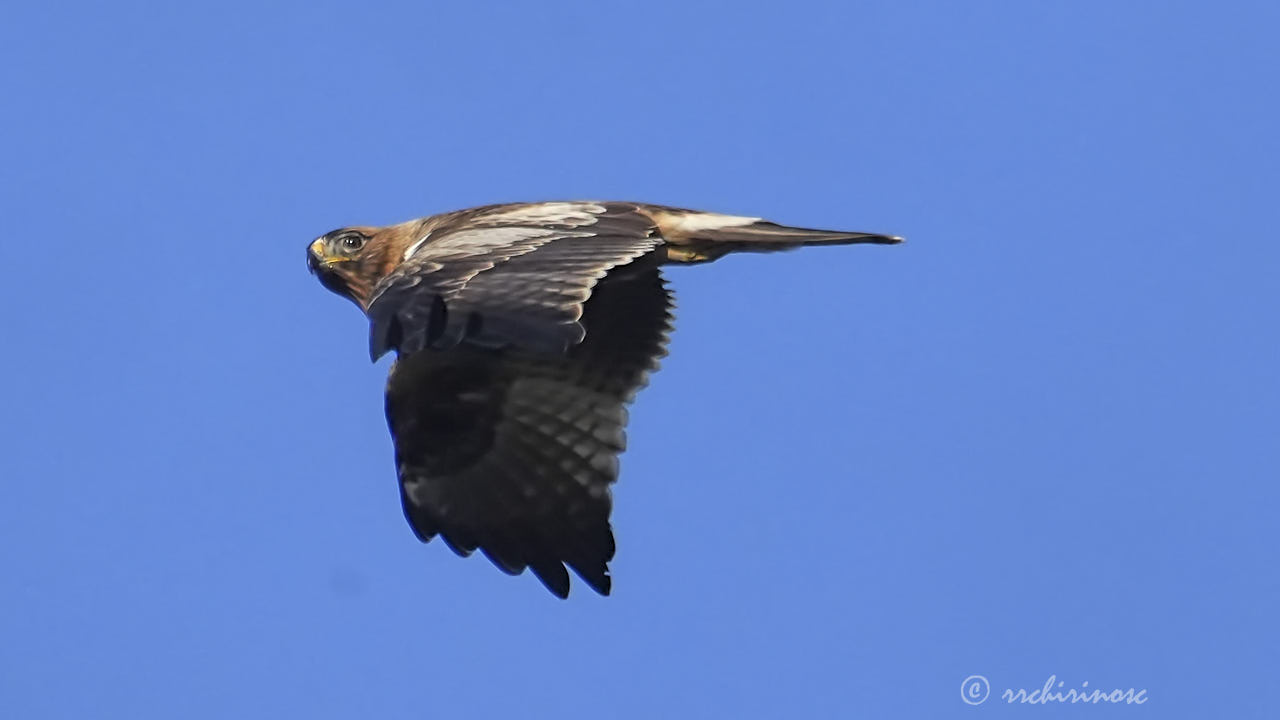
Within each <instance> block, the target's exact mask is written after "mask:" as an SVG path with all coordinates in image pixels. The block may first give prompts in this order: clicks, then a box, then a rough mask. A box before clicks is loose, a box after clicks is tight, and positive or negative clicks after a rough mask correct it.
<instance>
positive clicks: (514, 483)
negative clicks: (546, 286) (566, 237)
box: [386, 224, 671, 597]
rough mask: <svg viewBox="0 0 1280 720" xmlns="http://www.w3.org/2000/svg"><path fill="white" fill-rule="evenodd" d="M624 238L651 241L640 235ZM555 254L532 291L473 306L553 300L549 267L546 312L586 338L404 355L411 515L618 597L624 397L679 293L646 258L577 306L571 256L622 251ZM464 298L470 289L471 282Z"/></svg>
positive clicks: (423, 529)
mask: <svg viewBox="0 0 1280 720" xmlns="http://www.w3.org/2000/svg"><path fill="white" fill-rule="evenodd" d="M607 226H608V225H607V224H606V227H607ZM525 237H526V239H529V238H532V237H533V235H532V234H529V235H527V236H525ZM562 237H563V235H558V236H556V239H551V240H547V241H546V242H544V243H543V244H542V247H544V248H545V247H546V245H547V244H548V243H556V242H558V241H559V238H562ZM538 239H539V240H542V239H543V238H541V237H539V238H538ZM581 239H582V240H584V241H585V242H586V243H588V244H590V238H581ZM620 241H621V242H620V244H622V245H623V246H624V247H643V245H642V244H640V243H639V242H638V241H639V238H636V237H631V238H620ZM628 242H630V243H634V244H632V245H628ZM503 252H505V251H503ZM539 252H540V253H541V252H542V251H539ZM625 252H634V250H627V251H624V253H625ZM492 256H493V255H492V254H491V255H490V256H489V257H492ZM556 257H557V258H559V259H558V261H557V260H552V261H551V264H547V265H527V266H525V268H526V269H524V270H522V271H520V272H516V273H513V274H512V279H511V282H512V283H513V284H514V286H515V287H516V288H521V289H522V293H520V294H516V295H514V296H512V298H511V299H508V298H506V297H505V296H504V295H503V294H502V293H500V292H498V291H499V290H500V288H499V286H488V290H487V293H491V294H487V295H481V296H480V297H478V298H476V299H475V300H473V302H474V303H476V306H477V307H481V308H519V307H520V304H521V303H531V304H534V305H535V307H537V308H542V307H544V306H543V305H542V304H540V303H541V302H542V299H541V296H539V295H538V294H537V293H535V292H533V290H534V288H533V286H534V285H535V284H536V282H537V281H538V279H539V277H540V276H538V275H536V274H535V273H544V272H545V273H549V274H550V275H551V276H552V278H553V279H558V280H556V284H554V285H553V287H554V288H555V290H556V292H555V293H554V294H552V295H550V296H547V297H548V298H549V299H554V300H555V301H556V302H555V304H553V305H550V306H548V307H549V308H550V312H548V313H547V315H546V317H547V318H548V319H549V320H551V319H554V320H555V321H557V322H559V321H562V320H563V321H564V322H572V323H574V324H576V325H579V326H580V328H581V330H583V331H585V336H584V338H583V339H582V340H581V342H579V343H577V344H574V345H572V346H570V347H569V348H568V349H567V350H565V351H563V352H545V351H539V350H537V349H531V348H526V347H521V346H519V345H504V346H493V345H487V344H482V343H474V342H471V341H469V340H466V339H464V340H463V341H462V342H460V343H458V344H457V345H455V346H454V347H452V348H451V349H448V350H444V351H436V350H425V351H422V352H415V353H404V352H401V353H400V356H399V358H398V359H397V360H396V363H395V365H394V367H393V369H392V372H391V376H390V379H389V380H388V384H387V399H386V400H387V420H388V423H389V424H390V427H391V434H392V436H393V438H394V440H395V448H396V462H397V468H398V471H399V476H400V483H401V498H402V501H403V504H404V510H405V516H406V517H407V518H408V520H409V523H410V525H412V527H413V529H414V531H415V532H416V533H417V534H418V536H419V537H420V538H421V539H422V540H423V541H424V542H425V541H428V540H430V539H431V538H433V537H435V536H436V535H437V534H439V535H440V536H441V537H443V538H444V540H445V542H446V543H448V545H449V546H450V547H451V548H453V549H454V550H455V551H456V552H458V553H459V554H462V555H467V554H470V553H471V552H472V551H473V550H475V549H476V548H479V549H480V550H481V551H483V552H484V553H485V554H486V555H487V556H488V557H489V558H490V559H491V560H492V561H493V562H494V564H495V565H497V566H498V567H499V568H502V569H503V570H505V571H506V572H509V573H512V574H515V573H519V572H522V571H523V570H524V569H525V568H526V567H528V568H531V569H532V570H533V571H534V573H535V574H536V575H537V576H538V578H539V579H540V580H542V582H543V583H544V584H545V585H546V586H547V587H548V588H549V589H550V590H551V591H552V592H554V593H555V594H557V595H559V596H560V597H565V596H567V595H568V592H569V576H568V573H567V572H566V570H565V565H568V566H569V567H571V568H573V569H574V570H575V571H576V572H577V573H578V575H580V576H581V577H582V578H583V579H584V580H586V582H587V583H588V584H590V585H591V587H593V588H594V589H595V590H596V591H598V592H600V593H603V594H608V592H609V589H610V579H609V574H608V566H607V564H608V562H609V560H610V559H611V558H612V557H613V553H614V541H613V532H612V529H611V528H610V525H609V512H610V509H611V507H612V501H611V498H610V494H609V486H610V484H611V483H612V482H613V481H614V480H615V479H616V478H617V474H618V462H617V456H618V453H619V452H621V451H622V449H623V448H624V445H625V435H624V428H625V426H626V422H627V412H626V409H625V407H624V405H625V404H626V403H627V402H629V401H630V400H631V398H632V397H633V396H634V395H635V393H636V391H637V390H638V389H639V388H640V387H642V386H643V385H644V383H645V380H646V376H647V373H648V372H649V371H650V370H652V369H653V368H655V367H656V366H657V362H658V359H659V358H660V357H661V356H662V355H663V354H664V346H665V342H666V336H667V333H668V331H669V330H670V320H671V315H670V307H671V298H670V295H669V293H668V292H667V290H666V288H665V285H664V283H663V281H662V278H661V275H660V274H659V270H658V268H657V266H656V263H649V262H645V263H636V264H632V265H630V266H628V267H624V268H618V269H617V270H615V271H614V272H612V273H610V274H609V275H608V276H607V277H605V278H603V279H601V280H600V281H599V282H598V284H596V285H595V287H594V290H593V291H592V293H591V300H590V302H588V303H586V305H585V310H574V311H569V310H565V309H564V308H566V307H568V306H569V305H570V304H571V303H570V301H571V300H576V302H577V303H579V305H580V304H581V302H582V299H584V298H583V297H582V296H580V295H579V294H577V293H580V292H581V291H580V290H577V289H574V288H581V287H582V286H583V284H584V283H585V282H586V280H585V279H582V277H581V274H578V275H575V274H572V273H567V272H566V271H565V263H572V262H573V261H575V259H577V258H581V260H580V261H579V262H580V263H581V264H580V265H577V266H576V267H580V268H582V269H583V270H584V271H586V270H589V269H590V268H595V267H599V266H600V265H601V264H603V263H608V264H614V265H616V264H618V260H617V258H618V257H619V255H613V256H608V255H606V254H604V253H602V252H600V251H598V250H597V251H594V252H593V251H591V250H590V249H588V250H587V251H585V252H584V253H583V254H581V255H574V254H573V253H571V252H569V251H567V250H566V251H565V252H563V253H561V254H559V255H557V256H556ZM608 257H612V258H613V259H603V258H608ZM509 262H510V261H509ZM557 262H558V264H557ZM430 272H431V271H428V274H429V273H430ZM437 272H444V273H446V274H449V275H450V276H451V277H455V278H456V277H458V275H459V274H460V273H458V271H457V270H456V269H455V268H452V267H446V268H441V269H440V270H439V271H437ZM589 272H590V273H598V272H600V271H598V270H589ZM481 277H483V275H481ZM591 279H592V282H594V277H592V278H591ZM455 282H456V281H455ZM472 282H474V280H472ZM452 292H454V293H455V295H454V297H462V298H465V297H466V295H467V289H466V286H463V287H462V288H461V290H460V291H459V289H458V288H457V287H456V286H455V287H454V288H453V289H452ZM494 293H496V294H494ZM557 313H558V314H557ZM579 313H580V315H579Z"/></svg>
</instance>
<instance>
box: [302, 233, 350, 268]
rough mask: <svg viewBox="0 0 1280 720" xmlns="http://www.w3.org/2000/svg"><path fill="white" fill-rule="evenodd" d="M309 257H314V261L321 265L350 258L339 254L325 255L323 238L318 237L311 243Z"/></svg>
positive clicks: (345, 260)
mask: <svg viewBox="0 0 1280 720" xmlns="http://www.w3.org/2000/svg"><path fill="white" fill-rule="evenodd" d="M311 257H313V258H315V260H316V262H318V263H320V264H322V265H332V264H334V263H340V262H347V261H348V260H350V259H351V258H349V257H342V256H340V255H329V256H325V254H324V240H323V239H319V240H316V241H315V242H313V243H311Z"/></svg>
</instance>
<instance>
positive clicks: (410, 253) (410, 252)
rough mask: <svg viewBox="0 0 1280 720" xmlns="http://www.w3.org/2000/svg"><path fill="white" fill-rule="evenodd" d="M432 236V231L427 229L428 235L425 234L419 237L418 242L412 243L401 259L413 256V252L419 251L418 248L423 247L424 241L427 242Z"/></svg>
mask: <svg viewBox="0 0 1280 720" xmlns="http://www.w3.org/2000/svg"><path fill="white" fill-rule="evenodd" d="M430 237H431V231H427V234H426V235H423V236H422V237H421V238H419V239H418V241H417V242H415V243H414V244H412V245H410V246H409V249H408V250H405V251H404V254H403V255H401V256H400V260H401V261H404V260H408V259H409V258H411V257H413V254H414V253H416V252H418V248H420V247H422V243H424V242H426V241H427V240H428V239H430Z"/></svg>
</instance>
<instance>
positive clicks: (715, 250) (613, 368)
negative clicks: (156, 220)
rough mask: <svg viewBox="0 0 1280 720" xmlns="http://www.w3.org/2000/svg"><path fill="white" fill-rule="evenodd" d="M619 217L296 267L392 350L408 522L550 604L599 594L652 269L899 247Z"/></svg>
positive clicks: (470, 224) (351, 243) (431, 236)
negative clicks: (852, 247)
mask: <svg viewBox="0 0 1280 720" xmlns="http://www.w3.org/2000/svg"><path fill="white" fill-rule="evenodd" d="M900 241H901V239H900V238H897V237H893V236H888V235H876V234H871V233H853V232H832V231H824V230H806V229H802V228H791V227H785V226H781V225H775V224H773V223H769V222H765V221H763V220H761V219H759V218H750V217H739V216H731V215H720V214H716V213H700V212H695V211H691V210H682V209H677V208H669V207H663V206H657V205H645V204H640V203H622V202H548V203H520V204H509V205H490V206H485V207H478V208H471V209H467V210H459V211H456V212H451V213H445V214H442V215H433V216H431V217H427V218H422V219H419V220H412V221H409V222H405V223H401V224H399V225H392V226H388V227H383V228H373V227H352V228H344V229H341V230H335V231H333V232H331V233H329V234H327V235H325V236H324V237H321V238H319V239H318V240H316V241H314V242H313V243H312V244H311V246H310V248H309V249H308V253H307V260H308V265H309V266H310V267H311V269H312V270H313V271H314V272H315V273H316V274H317V275H318V276H319V277H320V280H321V282H322V283H323V284H324V285H325V287H327V288H329V289H330V290H333V291H334V292H337V293H338V294H340V295H343V296H345V297H347V298H349V299H351V300H352V301H354V302H355V303H356V304H357V305H359V306H360V308H361V309H362V310H363V311H364V312H365V313H366V315H368V317H369V320H370V324H371V328H370V345H369V349H370V353H371V355H372V356H373V357H374V359H377V357H379V356H380V355H382V354H384V353H386V352H387V351H389V350H395V351H396V354H397V359H396V362H395V364H394V365H393V366H392V370H391V374H390V377H389V379H388V382H387V398H386V405H387V421H388V424H389V425H390V429H391V434H392V436H393V438H394V439H395V447H396V464H397V473H398V475H399V479H400V486H401V499H402V501H403V505H404V510H405V516H406V518H407V519H408V521H409V524H410V525H411V526H412V527H413V529H414V532H415V533H417V535H418V537H419V538H421V539H422V540H423V541H424V542H426V541H429V540H431V539H432V538H434V537H436V536H437V535H439V536H440V537H442V538H443V539H444V541H445V542H446V543H447V544H448V545H449V547H451V548H453V550H454V551H456V552H458V553H459V554H461V555H468V554H470V553H471V552H473V551H474V550H476V549H477V548H478V549H480V550H481V551H482V552H484V553H485V555H487V556H488V557H489V558H490V559H491V560H492V561H493V562H494V564H495V565H497V566H498V567H499V568H501V569H503V570H504V571H506V572H509V573H512V574H516V573H519V572H522V571H523V570H524V569H525V568H526V567H528V568H530V569H532V570H533V572H534V573H535V574H536V575H537V576H538V578H539V579H540V580H542V582H543V583H544V584H545V585H546V586H547V587H548V588H549V589H550V590H551V591H552V592H554V593H555V594H557V595H559V596H560V597H565V596H567V595H568V592H569V576H568V573H567V572H566V570H565V566H566V565H567V566H568V567H571V568H573V569H574V570H575V571H576V572H577V573H578V575H579V576H581V577H582V579H583V580H585V581H586V582H587V583H588V584H589V585H590V586H591V587H592V588H594V589H595V590H596V591H597V592H600V593H602V594H608V592H609V589H610V578H609V574H608V562H609V560H610V559H612V557H613V554H614V541H613V532H612V530H611V528H610V526H609V513H610V510H611V507H612V505H611V498H610V494H609V492H610V491H609V487H610V485H611V484H612V483H613V482H614V481H615V480H616V479H617V475H618V454H619V453H620V452H621V451H622V450H623V449H624V447H625V435H624V429H625V427H626V422H627V414H626V407H625V406H626V404H627V403H629V402H630V401H631V400H632V398H633V397H634V396H635V393H636V392H637V391H638V390H639V389H640V388H641V387H643V385H644V384H645V382H646V378H647V375H648V373H649V372H650V371H652V370H653V369H655V368H656V367H657V362H658V359H659V358H660V357H661V356H662V355H663V354H664V353H665V351H664V347H665V344H666V338H667V333H668V332H669V331H670V329H671V314H670V308H671V295H670V293H669V291H668V290H667V289H666V286H665V283H664V281H663V279H662V276H661V271H660V268H661V266H663V265H666V264H689V263H702V262H709V261H711V260H715V259H716V258H719V257H721V256H723V255H725V254H727V253H730V252H742V251H747V252H769V251H775V250H785V249H789V248H794V247H799V246H802V245H828V244H835V245H839V244H851V243H883V244H887V243H896V242H900Z"/></svg>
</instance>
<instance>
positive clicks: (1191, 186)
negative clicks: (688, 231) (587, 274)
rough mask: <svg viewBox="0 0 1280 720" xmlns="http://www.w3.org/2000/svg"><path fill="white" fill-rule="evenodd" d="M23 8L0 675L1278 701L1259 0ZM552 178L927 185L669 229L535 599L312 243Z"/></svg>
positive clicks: (693, 709) (73, 700)
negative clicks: (431, 507)
mask: <svg viewBox="0 0 1280 720" xmlns="http://www.w3.org/2000/svg"><path fill="white" fill-rule="evenodd" d="M4 14H5V16H6V17H5V23H4V25H5V28H6V31H5V33H4V35H5V41H4V43H2V44H0V91H2V93H3V96H4V98H5V111H4V113H3V120H0V123H2V127H3V133H0V216H2V217H3V221H4V223H5V227H6V229H7V231H8V236H7V240H6V242H5V243H4V247H5V248H6V262H5V263H4V267H5V271H4V280H3V282H0V301H2V302H3V307H4V308H5V312H4V321H3V325H2V326H0V337H3V348H4V352H3V353H0V372H3V375H4V377H5V378H6V380H5V382H4V383H3V397H4V401H3V402H2V403H0V422H2V423H3V431H4V432H3V435H2V436H0V437H2V438H3V439H0V448H2V449H3V452H0V475H2V476H3V483H2V484H0V493H2V496H0V497H2V500H0V546H3V547H4V548H5V550H4V552H3V553H2V554H0V576H3V578H4V579H3V593H0V715H3V716H4V717H15V718H17V717H22V718H73V717H76V718H78V717H129V718H148V717H155V718H169V717H175V716H178V717H190V718H225V717H245V718H256V717H262V718H276V717H282V716H284V717H295V716H297V717H315V718H347V717H362V716H367V717H382V718H436V717H501V716H508V715H512V714H518V715H519V716H524V717H558V718H566V717H587V716H594V717H599V716H604V717H624V718H652V717H730V716H741V717H894V716H903V717H977V716H980V715H981V716H1004V715H1019V716H1022V715H1025V716H1026V717H1031V716H1036V717H1094V716H1097V717H1101V716H1102V715H1104V714H1108V713H1110V714H1113V715H1116V716H1119V715H1124V716H1125V717H1161V718H1171V717H1207V716H1218V717H1241V718H1243V717H1267V716H1274V715H1275V713H1276V706H1275V703H1276V700H1275V697H1276V691H1277V690H1280V686H1278V685H1277V679H1276V678H1277V674H1276V671H1277V669H1280V665H1278V663H1277V657H1280V656H1278V655H1277V651H1276V643H1277V640H1278V639H1280V633H1278V632H1277V629H1278V628H1277V625H1278V623H1277V620H1276V617H1275V608H1276V607H1277V606H1280V578H1278V576H1277V572H1276V567H1277V550H1276V548H1277V546H1278V545H1280V531H1277V527H1276V521H1275V517H1276V512H1277V510H1278V509H1280V491H1277V489H1276V479H1277V474H1278V473H1277V468H1280V453H1278V452H1277V443H1276V431H1277V427H1278V425H1280V411H1278V409H1277V408H1278V407H1280V383H1278V382H1277V379H1276V370H1275V368H1276V367H1277V366H1280V357H1277V356H1278V355H1280V337H1278V335H1280V333H1278V332H1277V323H1276V310H1277V308H1278V307H1280V302H1278V301H1280V297H1277V296H1278V295H1280V293H1278V292H1277V288H1276V286H1277V281H1276V269H1277V267H1280V249H1278V247H1280V245H1278V244H1277V241H1276V237H1275V232H1276V231H1275V228H1276V210H1275V208H1276V188H1277V186H1278V185H1280V147H1278V144H1280V143H1278V141H1277V137H1278V136H1277V132H1276V128H1277V127H1280V107H1278V101H1277V99H1276V94H1275V92H1274V88H1275V69H1276V67H1277V65H1278V63H1280V58H1277V51H1276V46H1275V40H1274V38H1275V35H1276V32H1277V30H1278V29H1280V23H1278V22H1277V21H1278V20H1280V10H1277V9H1276V6H1275V5H1274V4H1270V3H1247V2H1244V3H1233V4H1231V5H1230V6H1229V7H1226V6H1215V7H1212V8H1210V6H1209V4H1207V3H1103V2H1084V3H1014V2H1004V3H993V2H982V3H898V2H883V3H844V2H830V3H820V2H808V1H805V0H796V1H793V2H787V3H779V4H772V3H768V4H765V3H759V4H754V3H749V2H748V3H723V4H704V3H678V4H677V3H662V2H644V3H639V2H636V3H612V4H597V3H587V2H560V3H555V2H548V3H527V4H524V5H522V6H520V7H512V6H506V5H497V4H493V5H488V4H483V3H470V4H463V3H400V4H397V3H389V4H366V3H360V4H357V3H325V2H309V3H300V2H299V3H271V4H259V3H234V2H231V3H218V4H216V5H212V4H211V5H194V4H172V5H159V4H141V3H113V4H110V5H101V4H82V5H76V4H62V5H60V6H58V7H52V6H51V4H47V3H46V4H36V3H23V4H11V5H10V6H9V7H7V8H6V11H5V13H4ZM554 198H606V199H634V200H645V201H649V202H657V203H671V204H678V205H683V206H689V207H696V208H704V209H709V210H717V211H722V212H734V213H745V214H751V215H761V216H765V217H767V218H770V219H773V220H776V221H779V222H784V223H791V224H799V225H809V226H817V227H832V228H845V229H853V230H872V231H883V232H891V233H896V234H901V235H905V236H907V237H908V239H909V242H908V243H907V244H906V245H903V246H898V247H856V248H842V249H817V250H812V251H804V252H798V253H792V254H785V255H774V256H746V257H733V258H729V259H726V260H724V261H721V262H719V263H716V264H715V265H712V266H704V267H697V268H684V269H675V270H674V271H672V272H670V273H669V277H670V278H671V279H672V281H673V285H674V287H675V289H676V292H677V297H678V302H679V308H678V320H679V324H678V328H677V331H676V334H675V336H674V339H673V342H672V346H671V355H670V357H668V358H667V359H666V361H665V363H664V369H663V370H662V371H661V372H660V373H659V374H658V375H656V376H655V378H654V380H653V382H652V384H651V386H650V387H649V389H647V390H646V391H644V392H643V393H642V394H641V395H640V398H639V401H638V403H637V404H636V405H635V406H634V408H633V412H632V424H631V429H630V448H631V449H630V450H629V451H628V452H627V454H626V455H625V456H624V457H623V464H622V468H623V471H622V479H621V482H620V483H619V484H618V486H617V488H616V492H615V499H616V510H615V513H614V516H613V520H614V527H615V531H616V533H617V536H618V543H619V551H618V555H617V558H616V559H615V561H614V563H613V565H612V567H613V575H614V595H613V596H612V597H610V598H600V597H597V596H595V595H593V594H591V593H589V592H585V591H584V590H585V588H584V587H583V586H582V584H581V583H579V584H578V585H577V588H578V591H576V592H575V593H574V594H573V596H572V597H571V598H570V599H569V600H568V601H566V602H561V601H558V600H556V599H555V598H553V597H552V596H551V595H550V594H548V593H547V592H546V591H545V590H544V589H543V588H542V587H541V585H540V584H539V583H538V582H537V581H536V580H534V579H533V578H532V577H530V576H523V577H519V578H508V577H506V576H505V575H503V574H501V573H499V572H498V571H496V570H495V569H494V568H493V567H491V566H490V565H489V563H488V562H487V561H485V560H483V559H481V558H472V559H470V560H465V561H464V560H459V559H458V558H456V557H454V556H453V554H452V553H450V552H448V551H447V550H446V549H445V548H444V547H443V546H441V545H440V544H439V543H433V544H431V545H427V546H422V545H420V544H419V543H418V542H417V541H416V540H415V539H414V537H413V535H412V534H411V532H410V530H409V528H408V527H407V526H406V525H405V522H404V519H403V517H402V515H401V511H400V507H399V499H398V494H397V488H396V483H395V479H394V472H393V470H394V468H393V464H392V460H391V445H390V440H389V438H388V435H387V431H386V427H385V424H384V419H383V415H382V412H383V411H382V396H381V392H382V386H383V382H384V379H385V372H386V365H387V363H388V361H387V360H385V359H384V360H383V361H382V362H381V363H380V364H379V365H378V366H371V365H369V363H368V359H367V355H366V340H365V333H366V324H365V321H364V319H363V317H362V316H361V315H360V314H359V313H358V311H356V310H355V309H354V308H353V307H351V306H350V305H349V304H348V303H346V302H345V301H343V300H341V299H339V298H337V297H335V296H333V295H330V294H329V293H327V292H325V291H324V290H323V289H322V288H320V286H319V285H318V284H317V283H316V282H315V279H314V278H312V277H311V276H309V275H308V273H307V271H306V267H305V264H304V261H303V252H304V249H305V247H306V244H307V243H308V242H309V241H310V240H311V239H312V238H314V237H315V236H317V235H319V234H321V233H323V232H326V231H328V230H330V229H332V228H334V227H338V226H341V225H346V224H384V223H391V222H398V221H401V220H405V219H408V218H411V217H415V216H419V215H425V214H430V213H434V212H441V211H445V210H450V209H455V208H459V207H465V206H469V205H475V204H482V203H489V202H499V201H507V200H526V199H554ZM975 674H978V675H983V676H985V677H986V678H988V679H989V684H990V687H991V689H992V697H991V698H990V699H988V700H987V702H986V703H984V704H983V705H982V706H980V707H977V708H974V707H970V706H968V705H966V704H965V703H964V702H962V700H961V697H960V685H961V682H962V681H963V680H964V679H965V678H966V677H968V676H970V675H975ZM1051 675H1055V676H1056V677H1057V679H1059V680H1062V681H1064V682H1065V683H1066V687H1076V688H1079V687H1081V683H1083V682H1086V681H1087V682H1088V683H1089V686H1088V687H1090V688H1097V687H1106V688H1113V687H1120V688H1129V687H1133V688H1139V689H1146V690H1147V694H1148V697H1149V701H1148V702H1147V704H1145V705H1143V706H1140V707H1138V706H1131V707H1125V708H1122V709H1120V708H1117V709H1111V710H1108V709H1104V708H1095V707H1081V706H1075V707H1054V706H1047V707H1035V708H1031V707H1015V708H1010V707H1008V706H1007V705H1005V703H1004V702H1002V701H1001V700H999V698H998V697H997V695H998V694H999V693H1000V692H1001V691H1002V690H1004V689H1006V688H1012V689H1017V688H1025V689H1028V690H1030V689H1034V688H1038V687H1040V686H1042V685H1043V684H1044V683H1045V681H1046V679H1047V678H1049V676H1051Z"/></svg>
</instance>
